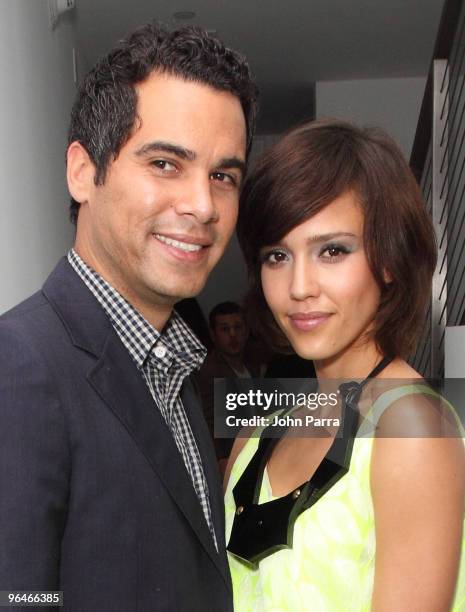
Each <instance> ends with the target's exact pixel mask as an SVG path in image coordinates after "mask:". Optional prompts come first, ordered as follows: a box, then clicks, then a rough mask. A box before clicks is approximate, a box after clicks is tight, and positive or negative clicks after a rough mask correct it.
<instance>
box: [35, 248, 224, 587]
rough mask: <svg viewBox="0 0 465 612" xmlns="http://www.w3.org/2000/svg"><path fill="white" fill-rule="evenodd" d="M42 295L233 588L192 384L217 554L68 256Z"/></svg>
mask: <svg viewBox="0 0 465 612" xmlns="http://www.w3.org/2000/svg"><path fill="white" fill-rule="evenodd" d="M42 291H43V293H44V295H45V296H46V298H47V299H48V300H49V302H50V303H51V305H52V307H53V308H54V310H55V311H56V313H57V315H58V316H59V318H60V319H61V321H62V322H63V325H64V326H65V328H66V330H67V332H68V334H69V336H70V339H71V342H72V343H73V344H74V346H76V347H78V348H80V349H82V350H85V351H87V352H89V353H91V354H93V355H94V356H95V357H96V363H95V364H94V365H93V367H92V368H91V369H90V371H89V372H88V373H87V380H88V382H89V384H90V385H91V386H92V387H93V388H94V389H95V391H96V392H97V393H98V395H99V396H100V397H101V399H102V400H103V401H104V402H105V404H106V405H107V406H108V407H109V408H110V409H111V410H112V412H113V413H114V415H115V416H116V418H118V419H119V421H120V422H121V424H122V425H123V426H124V427H125V428H126V429H127V431H128V433H129V434H130V435H131V436H132V437H133V439H134V441H135V443H136V445H137V446H138V448H139V450H140V451H141V452H142V453H143V454H144V456H145V457H146V459H147V461H148V463H149V464H150V465H151V467H152V469H153V470H154V471H155V472H156V474H157V475H158V477H159V479H160V480H161V481H162V482H163V484H164V486H165V488H166V490H167V492H168V493H169V495H170V496H171V498H172V500H173V501H174V502H175V503H176V504H177V506H178V508H179V509H180V511H181V513H182V514H183V515H184V516H185V518H186V520H187V521H188V523H189V524H190V526H191V528H192V529H193V531H194V532H195V534H196V536H197V537H198V539H199V540H200V542H201V544H202V546H203V547H204V549H205V551H206V552H207V554H208V555H209V556H210V558H211V559H212V561H213V563H214V564H215V565H216V567H217V568H218V570H219V571H220V573H221V575H222V576H223V578H224V580H225V582H226V585H227V586H228V588H229V589H231V586H230V577H229V571H228V568H227V562H226V557H225V554H224V552H223V551H224V534H223V531H224V521H223V508H222V500H221V493H220V491H221V487H220V482H219V475H218V472H217V468H216V461H215V457H214V452H213V449H212V445H211V443H210V441H209V434H208V430H207V427H206V425H205V423H204V422H203V416H202V414H201V409H200V406H199V404H198V400H197V398H196V395H195V392H194V390H193V389H192V386H191V383H189V382H187V383H185V384H184V386H183V390H182V399H183V402H184V406H185V408H186V413H187V414H188V418H189V421H190V423H191V427H192V430H193V433H194V436H195V438H196V441H197V445H198V447H199V452H200V455H201V458H202V461H203V466H204V470H205V477H206V479H207V482H208V486H209V492H210V503H211V509H212V517H213V522H214V526H215V531H216V535H217V539H218V545H219V549H220V554H218V553H217V552H216V549H215V546H214V543H213V539H212V536H211V533H210V531H209V529H208V526H207V523H206V521H205V517H204V514H203V511H202V508H201V506H200V502H199V500H198V498H197V495H196V493H195V491H194V487H193V485H192V482H191V480H190V478H189V475H188V473H187V470H186V468H185V465H184V462H183V460H182V457H181V454H180V453H179V450H178V448H177V446H176V443H175V442H174V439H173V436H172V434H171V432H170V430H169V429H168V426H167V425H166V422H165V420H164V419H163V417H162V415H161V413H160V411H159V410H156V409H154V408H155V407H154V402H153V398H152V396H151V395H150V392H149V389H148V387H147V385H146V383H145V381H144V380H143V378H142V376H141V373H140V371H139V370H138V369H137V367H136V365H135V363H134V362H133V360H132V359H131V357H130V355H129V353H128V351H127V350H126V348H125V347H124V346H123V344H122V342H121V340H120V339H119V337H118V336H117V334H116V332H115V331H114V330H113V327H112V326H111V323H110V321H109V319H108V317H107V316H106V314H105V313H104V311H103V310H102V308H101V306H100V304H99V303H98V302H97V300H96V299H95V298H94V296H93V295H92V293H91V292H90V291H89V289H88V288H87V287H86V286H85V284H84V283H83V282H82V280H81V279H80V278H79V276H78V275H77V274H76V273H75V271H74V270H73V269H72V268H71V266H70V265H69V263H68V261H67V259H66V258H63V259H61V260H60V262H59V263H58V265H57V266H56V268H55V270H54V271H53V272H52V273H51V275H50V276H49V278H48V279H47V281H46V282H45V284H44V286H43V289H42Z"/></svg>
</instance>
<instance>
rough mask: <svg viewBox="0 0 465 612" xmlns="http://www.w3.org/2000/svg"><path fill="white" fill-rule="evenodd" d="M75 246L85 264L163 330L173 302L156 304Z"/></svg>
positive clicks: (159, 329)
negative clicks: (145, 298)
mask: <svg viewBox="0 0 465 612" xmlns="http://www.w3.org/2000/svg"><path fill="white" fill-rule="evenodd" d="M73 248H74V251H75V252H76V253H77V254H78V255H79V257H80V258H81V259H82V261H83V262H84V263H85V264H87V265H88V266H90V267H91V268H92V269H93V270H94V271H95V272H97V274H99V275H100V276H101V277H102V278H103V279H104V280H105V281H106V282H107V283H108V284H109V285H111V286H112V287H113V289H116V291H117V292H118V293H119V294H120V295H121V296H122V297H123V298H124V299H125V300H126V301H127V302H128V303H129V304H131V306H132V307H133V308H135V310H137V312H139V313H140V314H141V315H142V316H143V317H144V319H145V320H146V321H147V322H148V323H150V325H152V327H154V328H155V329H156V330H157V331H158V332H160V333H161V332H162V330H163V328H164V327H165V325H166V323H167V321H168V319H169V318H170V316H171V314H172V312H173V305H172V304H154V303H151V302H149V301H148V300H144V299H142V298H141V297H140V296H139V295H138V294H137V293H136V292H135V291H134V290H132V289H131V288H130V287H129V286H128V284H127V283H125V282H124V280H123V279H121V278H118V277H115V276H114V275H111V274H108V273H107V272H106V271H105V269H103V268H102V266H100V265H99V263H98V261H96V260H95V258H93V257H89V256H88V254H87V253H86V251H85V249H84V250H82V249H80V247H79V245H78V244H75V245H74V247H73ZM82 251H83V252H82Z"/></svg>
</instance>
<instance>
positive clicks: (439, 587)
mask: <svg viewBox="0 0 465 612" xmlns="http://www.w3.org/2000/svg"><path fill="white" fill-rule="evenodd" d="M371 488H372V495H373V504H374V512H375V526H376V566H375V584H374V592H373V600H372V610H373V612H392V610H395V611H396V612H403V611H406V612H407V611H408V612H412V611H413V610H421V611H422V612H442V611H444V612H449V610H450V607H451V603H452V600H453V596H454V589H455V584H456V580H457V572H458V565H459V559H460V549H461V541H462V525H463V518H464V498H465V451H464V445H463V440H462V438H460V437H456V438H439V437H438V438H425V437H417V438H377V439H376V440H375V442H374V448H373V456H372V463H371Z"/></svg>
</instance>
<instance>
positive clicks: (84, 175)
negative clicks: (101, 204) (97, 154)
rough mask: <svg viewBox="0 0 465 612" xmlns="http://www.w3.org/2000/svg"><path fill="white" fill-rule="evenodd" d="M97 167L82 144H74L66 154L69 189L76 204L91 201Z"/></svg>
mask: <svg viewBox="0 0 465 612" xmlns="http://www.w3.org/2000/svg"><path fill="white" fill-rule="evenodd" d="M94 177H95V166H94V164H93V163H92V161H91V159H90V157H89V154H88V153H87V151H86V150H85V148H84V147H83V146H82V144H81V143H80V142H77V141H74V142H72V143H71V144H70V145H69V147H68V151H67V153H66V178H67V181H68V189H69V192H70V194H71V196H72V197H73V198H74V199H75V200H76V202H79V203H81V204H82V203H84V202H88V201H89V196H90V191H91V189H93V188H94V187H95V184H94Z"/></svg>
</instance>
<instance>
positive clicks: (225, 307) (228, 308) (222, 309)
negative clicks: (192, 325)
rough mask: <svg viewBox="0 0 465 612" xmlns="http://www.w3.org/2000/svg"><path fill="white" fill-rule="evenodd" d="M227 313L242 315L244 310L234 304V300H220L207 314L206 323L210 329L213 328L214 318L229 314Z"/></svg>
mask: <svg viewBox="0 0 465 612" xmlns="http://www.w3.org/2000/svg"><path fill="white" fill-rule="evenodd" d="M229 314H240V315H242V316H244V311H243V310H242V308H241V307H240V306H239V304H236V302H220V303H219V304H217V305H216V306H215V307H214V308H212V310H211V311H210V314H209V316H208V324H209V325H210V329H214V328H215V323H216V321H215V319H216V317H217V316H218V315H229Z"/></svg>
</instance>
